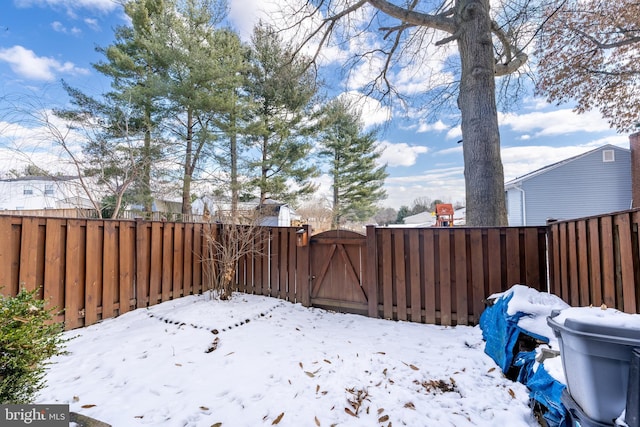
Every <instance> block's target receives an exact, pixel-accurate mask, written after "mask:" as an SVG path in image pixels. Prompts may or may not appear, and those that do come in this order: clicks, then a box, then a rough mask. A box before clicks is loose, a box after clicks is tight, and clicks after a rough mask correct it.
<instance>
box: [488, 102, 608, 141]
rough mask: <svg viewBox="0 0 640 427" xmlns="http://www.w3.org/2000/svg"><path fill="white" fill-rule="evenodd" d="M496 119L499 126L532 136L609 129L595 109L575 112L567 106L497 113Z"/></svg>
mask: <svg viewBox="0 0 640 427" xmlns="http://www.w3.org/2000/svg"><path fill="white" fill-rule="evenodd" d="M498 120H499V123H500V125H501V126H508V127H509V128H511V129H512V130H514V131H516V132H526V133H533V137H540V136H551V135H564V134H568V133H573V132H605V131H608V130H610V127H609V124H608V123H607V121H606V120H604V119H603V118H602V116H601V115H600V114H599V113H598V112H597V111H588V112H586V113H584V114H576V113H574V112H573V111H572V110H570V109H568V108H565V109H559V110H555V111H547V112H541V111H536V112H533V113H527V114H517V115H516V114H511V113H509V114H499V115H498Z"/></svg>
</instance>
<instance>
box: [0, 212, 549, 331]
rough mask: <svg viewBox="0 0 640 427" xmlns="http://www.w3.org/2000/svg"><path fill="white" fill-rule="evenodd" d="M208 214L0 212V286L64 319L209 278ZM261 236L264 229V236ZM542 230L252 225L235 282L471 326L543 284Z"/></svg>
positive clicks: (92, 317)
mask: <svg viewBox="0 0 640 427" xmlns="http://www.w3.org/2000/svg"><path fill="white" fill-rule="evenodd" d="M214 235H215V225H213V224H193V223H170V222H147V221H127V220H122V221H117V220H89V219H59V218H37V217H11V216H0V286H2V288H1V289H0V292H2V293H3V294H9V295H15V294H16V293H17V292H18V290H19V288H20V287H21V286H23V287H25V288H27V289H36V288H39V289H40V296H41V297H42V298H45V299H47V300H48V301H50V304H51V306H54V307H58V308H61V309H64V311H63V312H61V314H60V315H59V316H58V317H57V319H56V320H59V321H63V320H64V322H65V327H66V328H67V329H72V328H77V327H81V326H88V325H91V324H93V323H95V322H97V321H99V320H101V319H106V318H109V317H114V316H117V315H120V314H123V313H126V312H127V311H130V310H133V309H136V308H141V307H148V306H152V305H154V304H157V303H160V302H163V301H167V300H170V299H173V298H178V297H181V296H185V295H190V294H197V293H201V292H202V291H203V290H205V289H207V288H208V286H209V285H208V283H210V278H209V277H208V274H212V273H213V272H212V271H211V268H206V267H207V265H208V264H207V263H206V262H205V263H203V262H202V261H203V259H210V258H213V257H215V254H211V253H208V252H207V251H208V248H210V245H207V244H206V242H207V236H214ZM259 236H268V237H267V238H262V237H259ZM544 242H545V228H544V227H524V228H488V229H484V228H482V229H479V228H478V229H474V228H446V229H388V228H374V227H369V228H368V229H367V235H366V236H364V235H359V234H357V233H352V232H344V231H336V230H334V231H330V232H326V233H322V234H319V235H316V236H312V237H309V229H308V227H303V228H296V227H272V228H268V229H267V231H266V232H261V233H256V237H255V239H254V242H253V244H254V245H255V246H256V248H257V250H256V251H254V252H252V253H251V254H248V255H246V256H244V257H242V259H241V260H240V261H239V262H238V264H237V268H236V270H235V283H237V288H236V290H237V291H240V292H246V293H255V294H260V295H268V296H272V297H276V298H282V299H286V300H289V301H292V302H299V303H301V304H303V305H305V306H310V305H314V306H320V307H325V308H329V309H335V310H338V311H349V312H356V313H361V314H365V315H369V316H372V317H384V318H389V319H398V320H409V321H414V322H426V323H438V324H443V325H453V324H475V323H476V322H477V321H478V319H479V316H480V314H481V313H482V310H483V309H484V304H483V299H484V298H486V297H487V296H489V295H490V294H492V293H495V292H500V291H504V290H506V289H508V288H509V287H511V286H512V285H513V284H515V283H526V284H527V285H528V286H532V287H534V288H536V289H544V288H545V287H546V259H545V257H544V252H545V244H544Z"/></svg>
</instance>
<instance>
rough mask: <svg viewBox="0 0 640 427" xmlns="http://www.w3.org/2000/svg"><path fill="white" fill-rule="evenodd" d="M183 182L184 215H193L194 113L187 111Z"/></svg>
mask: <svg viewBox="0 0 640 427" xmlns="http://www.w3.org/2000/svg"><path fill="white" fill-rule="evenodd" d="M186 145H187V146H186V150H185V156H184V177H183V181H182V214H183V215H189V214H191V180H192V179H193V170H194V168H193V163H194V162H193V155H194V154H193V111H191V109H189V110H188V111H187V140H186Z"/></svg>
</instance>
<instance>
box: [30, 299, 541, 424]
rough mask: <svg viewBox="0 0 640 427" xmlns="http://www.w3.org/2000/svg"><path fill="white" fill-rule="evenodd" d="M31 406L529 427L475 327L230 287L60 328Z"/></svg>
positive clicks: (108, 416) (161, 415)
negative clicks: (219, 293) (223, 297)
mask: <svg viewBox="0 0 640 427" xmlns="http://www.w3.org/2000/svg"><path fill="white" fill-rule="evenodd" d="M66 336H67V337H69V338H73V339H72V340H71V341H69V342H68V344H67V350H68V354H67V355H65V356H60V357H57V358H55V360H54V362H55V363H54V364H53V365H51V366H50V368H49V371H48V374H47V377H46V380H47V387H46V388H45V389H44V390H43V391H42V392H41V393H40V396H39V398H38V403H64V404H69V405H70V407H71V411H74V412H79V413H82V414H85V415H88V416H90V417H94V418H97V419H99V420H101V421H104V422H107V423H109V424H111V425H112V426H114V427H129V426H138V425H140V426H142V425H148V426H167V427H168V426H171V427H173V426H206V427H209V426H224V427H242V426H247V427H253V426H259V425H265V426H270V425H278V426H295V427H305V426H327V427H328V426H367V427H370V426H411V427H419V426H426V427H428V426H437V427H444V426H456V427H462V426H510V427H519V426H537V425H538V423H537V421H536V420H535V418H534V417H533V415H532V411H531V409H530V408H529V405H528V402H529V397H528V392H527V389H526V387H525V386H524V385H522V384H519V383H514V382H511V381H510V380H508V379H506V378H505V377H504V375H503V373H502V371H501V370H500V368H498V367H497V366H496V364H495V363H494V361H493V360H492V359H491V358H490V357H489V356H487V355H486V354H485V353H484V351H483V350H484V342H483V341H482V332H481V330H480V328H479V327H467V326H459V327H441V326H433V325H423V324H416V323H409V322H395V321H385V320H378V319H371V318H367V317H363V316H357V315H348V314H338V313H331V312H327V311H324V310H320V309H313V308H305V307H302V306H301V305H299V304H291V303H288V302H284V301H281V300H278V299H272V298H267V297H262V296H255V295H244V294H235V295H234V298H233V299H232V300H231V301H223V302H221V301H217V300H212V299H210V298H209V297H208V296H202V295H201V296H190V297H185V298H181V299H177V300H173V301H169V302H165V303H163V304H160V305H157V306H154V307H152V308H150V309H140V310H136V311H134V312H131V313H127V314H124V315H123V316H120V317H118V318H116V319H109V320H105V321H103V322H101V323H99V324H96V325H93V326H90V327H88V328H84V329H79V330H73V331H69V332H67V333H66Z"/></svg>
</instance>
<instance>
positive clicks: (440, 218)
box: [435, 203, 453, 227]
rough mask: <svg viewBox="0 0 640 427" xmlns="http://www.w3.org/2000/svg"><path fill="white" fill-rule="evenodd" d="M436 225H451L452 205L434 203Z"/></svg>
mask: <svg viewBox="0 0 640 427" xmlns="http://www.w3.org/2000/svg"><path fill="white" fill-rule="evenodd" d="M435 226H436V227H453V205H452V204H451V203H438V204H436V223H435Z"/></svg>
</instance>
